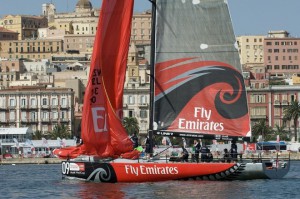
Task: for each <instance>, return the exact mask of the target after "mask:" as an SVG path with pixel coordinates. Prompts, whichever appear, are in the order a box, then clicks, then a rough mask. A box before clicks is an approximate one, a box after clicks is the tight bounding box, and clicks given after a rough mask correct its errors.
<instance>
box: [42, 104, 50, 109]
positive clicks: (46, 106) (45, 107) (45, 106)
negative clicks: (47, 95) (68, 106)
mask: <svg viewBox="0 0 300 199" xmlns="http://www.w3.org/2000/svg"><path fill="white" fill-rule="evenodd" d="M41 109H50V106H49V105H42V106H41Z"/></svg>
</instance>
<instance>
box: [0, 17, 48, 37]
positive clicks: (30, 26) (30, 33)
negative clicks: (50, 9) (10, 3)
mask: <svg viewBox="0 0 300 199" xmlns="http://www.w3.org/2000/svg"><path fill="white" fill-rule="evenodd" d="M2 21H3V22H2V23H3V27H4V28H6V29H8V30H11V31H13V32H17V33H19V37H18V39H19V40H24V39H34V38H37V37H38V34H37V31H38V28H46V27H48V20H47V18H46V17H38V16H25V15H7V16H5V17H4V18H3V19H2Z"/></svg>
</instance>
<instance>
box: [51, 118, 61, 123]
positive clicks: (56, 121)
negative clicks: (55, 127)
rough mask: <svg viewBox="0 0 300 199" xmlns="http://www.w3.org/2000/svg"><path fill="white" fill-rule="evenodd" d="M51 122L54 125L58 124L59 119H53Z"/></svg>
mask: <svg viewBox="0 0 300 199" xmlns="http://www.w3.org/2000/svg"><path fill="white" fill-rule="evenodd" d="M51 121H52V123H58V121H59V119H58V118H52V119H51Z"/></svg>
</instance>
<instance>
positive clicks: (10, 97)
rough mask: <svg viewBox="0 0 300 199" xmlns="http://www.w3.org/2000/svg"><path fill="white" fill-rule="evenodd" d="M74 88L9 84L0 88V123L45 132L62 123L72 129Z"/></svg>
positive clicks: (5, 125)
mask: <svg viewBox="0 0 300 199" xmlns="http://www.w3.org/2000/svg"><path fill="white" fill-rule="evenodd" d="M73 120H74V91H73V90H72V89H70V88H47V87H45V86H43V87H42V86H40V87H29V86H27V87H10V88H8V89H3V90H0V126H1V127H6V128H7V127H14V128H20V127H30V128H31V129H32V130H33V132H35V131H42V133H43V134H47V133H48V132H49V131H52V129H53V128H54V126H56V125H58V124H64V125H66V126H67V128H68V129H69V130H70V132H72V133H73V132H74V131H73V130H74V129H73Z"/></svg>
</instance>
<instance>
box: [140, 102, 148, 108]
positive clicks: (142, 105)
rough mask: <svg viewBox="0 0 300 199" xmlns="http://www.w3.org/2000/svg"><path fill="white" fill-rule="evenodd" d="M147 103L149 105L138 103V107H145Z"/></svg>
mask: <svg viewBox="0 0 300 199" xmlns="http://www.w3.org/2000/svg"><path fill="white" fill-rule="evenodd" d="M148 105H149V104H148V103H140V104H139V107H143V108H147V107H148Z"/></svg>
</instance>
